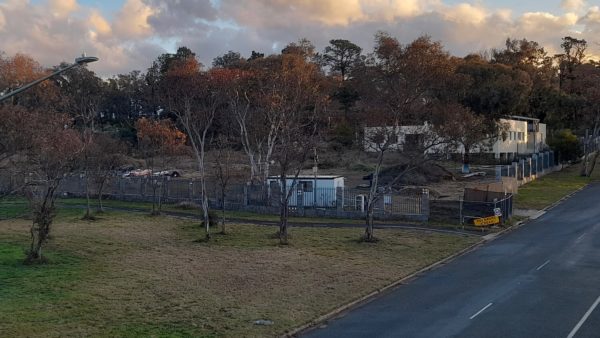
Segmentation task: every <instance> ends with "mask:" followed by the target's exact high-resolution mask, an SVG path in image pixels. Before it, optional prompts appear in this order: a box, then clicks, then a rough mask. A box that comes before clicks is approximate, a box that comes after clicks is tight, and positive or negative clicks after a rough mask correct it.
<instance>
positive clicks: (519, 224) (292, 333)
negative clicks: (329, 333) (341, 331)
mask: <svg viewBox="0 0 600 338" xmlns="http://www.w3.org/2000/svg"><path fill="white" fill-rule="evenodd" d="M590 184H591V183H587V184H586V185H584V186H583V187H581V188H579V189H577V190H575V191H573V192H571V193H569V194H567V195H565V196H563V197H562V198H561V199H559V200H558V201H556V202H554V203H552V204H550V205H548V206H546V207H544V208H543V209H542V210H540V211H548V210H550V209H552V208H554V207H556V206H557V205H559V204H561V203H562V202H564V201H565V200H567V199H569V198H570V197H572V196H573V195H575V194H576V193H578V192H580V191H582V190H583V189H585V188H587V187H588V186H589V185H590ZM529 221H530V218H529V217H527V218H526V219H524V220H522V221H519V222H517V223H515V224H514V225H511V226H509V227H507V228H506V229H503V230H502V231H499V232H497V233H495V236H492V237H488V238H484V237H485V236H484V237H481V240H479V241H478V242H477V243H473V244H471V245H470V246H468V247H466V248H464V249H462V250H460V251H458V252H455V253H453V254H451V255H450V256H448V257H445V258H442V259H441V260H439V261H437V262H434V263H432V264H430V265H428V266H425V267H424V268H421V269H420V270H417V271H415V272H413V273H411V274H409V275H407V276H405V277H402V278H401V279H399V280H397V281H395V282H392V283H390V284H388V285H386V286H383V287H381V288H379V289H377V290H375V291H372V292H370V293H369V294H367V295H365V296H362V297H359V298H357V299H355V300H353V301H351V302H349V303H346V304H344V305H341V306H339V307H337V308H335V309H334V310H332V311H330V312H328V313H326V314H324V315H321V316H319V317H317V318H315V319H312V320H310V321H309V322H307V323H305V324H303V325H301V326H298V327H296V328H294V329H291V330H289V331H287V332H285V333H283V334H282V335H281V336H279V337H281V338H291V337H297V336H298V335H299V334H300V333H303V332H307V331H309V330H311V329H314V328H315V327H316V326H318V325H321V324H323V323H325V322H327V321H329V320H330V319H332V318H334V317H335V316H337V315H339V314H341V313H343V312H346V311H347V310H350V309H351V308H354V307H357V306H359V305H363V304H366V303H368V302H370V301H372V300H374V299H375V298H377V296H380V295H382V294H383V293H385V292H387V291H391V289H394V288H395V287H398V286H400V285H402V284H404V282H406V281H407V280H409V279H413V278H415V277H417V276H418V275H420V274H422V273H424V272H427V271H430V270H433V269H435V268H437V267H438V266H440V265H443V264H446V263H448V262H450V261H451V260H453V259H455V258H458V257H460V256H462V255H465V254H467V253H469V252H471V251H473V250H475V249H477V248H478V247H479V246H481V245H483V244H485V243H487V242H491V241H493V240H495V239H497V238H499V237H501V236H503V235H505V234H506V233H508V232H512V231H514V230H517V229H518V228H520V227H522V226H523V225H525V224H527V223H528V222H529Z"/></svg>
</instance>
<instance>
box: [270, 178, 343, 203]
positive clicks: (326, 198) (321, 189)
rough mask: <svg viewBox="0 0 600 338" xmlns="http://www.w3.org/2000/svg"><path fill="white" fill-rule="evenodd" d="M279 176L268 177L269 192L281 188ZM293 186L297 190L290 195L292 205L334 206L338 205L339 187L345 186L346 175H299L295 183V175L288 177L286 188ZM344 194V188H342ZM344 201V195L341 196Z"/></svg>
mask: <svg viewBox="0 0 600 338" xmlns="http://www.w3.org/2000/svg"><path fill="white" fill-rule="evenodd" d="M279 183H280V182H279V177H278V176H270V177H269V178H268V179H267V184H268V185H269V193H270V194H271V193H272V192H273V191H277V189H281V188H280V184H279ZM292 188H297V189H294V190H295V191H294V192H293V193H292V196H290V201H289V204H290V206H292V207H293V206H304V207H317V208H332V207H335V206H336V205H337V202H338V201H337V198H338V195H337V190H338V189H337V188H344V177H342V176H334V175H317V176H314V175H313V176H311V175H302V176H298V178H297V179H296V181H295V184H294V177H288V178H287V179H286V190H287V191H289V190H290V189H292ZM341 191H342V194H343V189H341ZM340 199H341V201H339V202H340V203H342V202H343V200H344V199H343V195H342V196H341V197H340Z"/></svg>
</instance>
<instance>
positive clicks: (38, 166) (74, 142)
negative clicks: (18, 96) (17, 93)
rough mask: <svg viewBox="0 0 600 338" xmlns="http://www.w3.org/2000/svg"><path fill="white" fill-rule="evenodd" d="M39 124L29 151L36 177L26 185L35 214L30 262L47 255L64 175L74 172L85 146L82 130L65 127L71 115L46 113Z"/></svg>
mask: <svg viewBox="0 0 600 338" xmlns="http://www.w3.org/2000/svg"><path fill="white" fill-rule="evenodd" d="M42 120H43V122H44V123H43V124H39V125H38V126H37V127H38V128H37V130H38V134H36V135H35V141H34V143H33V147H32V148H31V149H30V151H29V155H28V158H29V160H30V170H32V174H33V176H32V180H31V181H30V182H28V185H27V187H26V191H25V193H26V196H27V198H28V200H29V204H30V208H31V211H32V215H33V221H32V224H31V229H30V234H31V245H30V249H29V251H28V253H27V258H26V262H27V263H40V262H44V261H45V259H44V257H43V255H42V246H43V245H44V244H45V243H46V241H47V240H48V235H49V234H50V229H51V225H52V223H53V221H54V217H55V216H56V207H55V201H56V197H57V194H56V192H57V189H58V187H59V184H60V182H61V180H62V178H63V177H64V176H65V174H67V173H68V172H70V171H71V170H72V169H73V167H74V165H75V161H76V159H77V158H78V156H79V155H80V153H81V151H82V150H83V143H82V141H81V139H80V138H79V134H78V133H77V132H76V131H75V130H73V129H71V128H65V126H66V125H68V119H66V118H65V117H58V116H56V117H55V116H52V117H49V118H47V117H43V116H40V121H42Z"/></svg>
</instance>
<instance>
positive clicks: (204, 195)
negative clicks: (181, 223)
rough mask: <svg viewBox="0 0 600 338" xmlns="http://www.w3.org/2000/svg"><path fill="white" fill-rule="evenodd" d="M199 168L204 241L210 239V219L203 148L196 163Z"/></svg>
mask: <svg viewBox="0 0 600 338" xmlns="http://www.w3.org/2000/svg"><path fill="white" fill-rule="evenodd" d="M202 147H203V146H202ZM198 166H199V167H200V168H199V169H200V175H201V176H200V188H201V190H202V213H203V215H204V230H205V233H206V236H205V237H206V239H207V240H209V239H210V217H209V215H208V212H209V205H208V194H207V191H206V172H205V168H204V147H203V149H202V153H201V157H200V160H199V163H198Z"/></svg>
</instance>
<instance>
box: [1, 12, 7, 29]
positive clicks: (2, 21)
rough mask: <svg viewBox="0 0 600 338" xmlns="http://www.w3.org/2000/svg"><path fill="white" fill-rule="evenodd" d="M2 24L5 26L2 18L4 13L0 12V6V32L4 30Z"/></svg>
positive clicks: (4, 20)
mask: <svg viewBox="0 0 600 338" xmlns="http://www.w3.org/2000/svg"><path fill="white" fill-rule="evenodd" d="M4 26H6V19H5V18H4V13H2V8H0V32H2V30H4Z"/></svg>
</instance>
